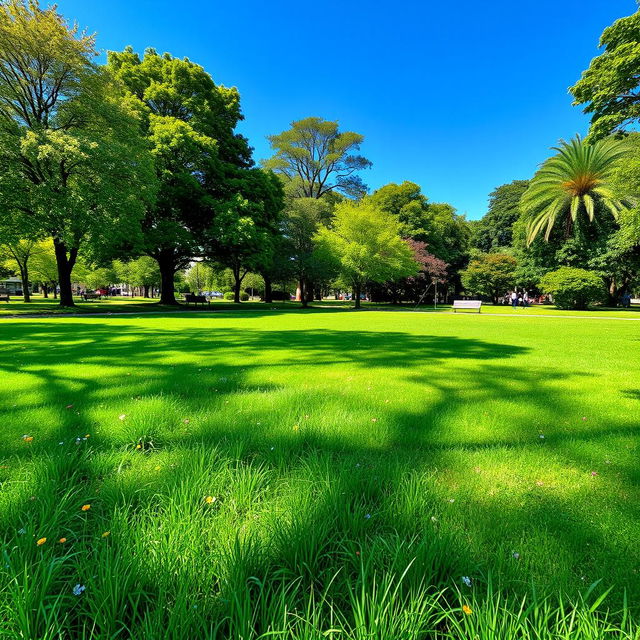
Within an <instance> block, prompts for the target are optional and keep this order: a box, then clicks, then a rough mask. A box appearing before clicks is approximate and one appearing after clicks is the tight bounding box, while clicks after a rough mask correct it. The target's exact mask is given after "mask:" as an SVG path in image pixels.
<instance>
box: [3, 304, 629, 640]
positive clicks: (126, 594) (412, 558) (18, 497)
mask: <svg viewBox="0 0 640 640" xmlns="http://www.w3.org/2000/svg"><path fill="white" fill-rule="evenodd" d="M637 331H638V328H637V326H636V325H635V323H634V322H616V321H613V320H612V321H607V320H602V321H598V322H591V321H588V320H579V319H567V318H563V319H558V320H556V319H549V318H535V317H532V318H529V319H526V320H524V319H519V320H515V319H513V318H501V317H490V316H488V315H487V316H475V315H474V316H471V315H466V316H465V315H456V316H450V315H438V314H407V313H402V312H399V313H394V312H380V313H376V312H371V313H362V314H351V313H340V312H331V311H324V312H322V311H318V312H310V313H277V312H276V313H274V312H271V313H264V314H263V313H259V312H256V311H252V312H246V313H244V312H233V313H226V314H225V313H216V314H210V315H209V314H206V313H203V314H184V315H180V314H172V315H171V316H167V317H158V316H148V317H143V318H127V317H121V318H103V317H99V318H91V319H88V318H52V319H37V320H32V319H22V320H15V321H14V320H11V321H5V322H3V324H2V325H0V338H1V339H2V344H3V345H9V346H8V347H7V346H5V349H4V356H3V359H2V361H1V363H0V367H1V369H2V376H1V377H0V393H1V394H2V405H1V409H0V410H1V411H2V414H3V416H2V417H3V425H4V437H3V450H2V456H1V460H0V466H1V467H2V468H1V469H0V480H1V481H2V492H1V493H0V527H1V529H0V535H1V541H2V566H1V567H0V620H2V633H3V634H4V635H5V636H6V637H25V638H42V639H54V638H68V637H70V638H136V639H137V638H234V639H235V638H241V639H253V638H273V637H276V638H314V639H315V638H318V639H319V638H357V639H364V638H379V639H390V638H394V639H396V638H402V639H414V638H415V639H416V640H417V639H421V638H425V637H433V638H469V639H471V638H505V640H506V639H507V638H575V639H576V640H577V639H583V638H586V639H589V638H594V639H595V638H602V637H611V638H637V637H638V627H637V625H636V620H637V616H638V597H639V596H640V578H639V576H638V573H637V571H638V567H639V566H640V549H639V548H638V545H637V544H636V543H635V541H636V540H637V539H638V534H639V533H640V520H639V518H638V516H639V515H640V514H639V509H640V508H639V507H638V505H639V504H640V501H639V499H638V498H639V497H640V495H639V493H640V491H639V489H638V481H639V480H640V476H639V472H638V466H637V451H638V444H639V440H638V431H637V430H638V420H637V409H638V402H639V400H640V395H639V393H638V390H637V380H638V379H639V378H638V375H639V373H640V371H639V369H640V358H639V357H638V354H637V349H636V348H634V345H636V344H637ZM39 543H40V544H39Z"/></svg>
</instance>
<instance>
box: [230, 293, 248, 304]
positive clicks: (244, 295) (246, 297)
mask: <svg viewBox="0 0 640 640" xmlns="http://www.w3.org/2000/svg"><path fill="white" fill-rule="evenodd" d="M231 297H233V296H231ZM248 299H249V294H248V293H247V292H246V291H243V292H242V293H241V294H240V300H241V301H242V302H246V301H247V300H248Z"/></svg>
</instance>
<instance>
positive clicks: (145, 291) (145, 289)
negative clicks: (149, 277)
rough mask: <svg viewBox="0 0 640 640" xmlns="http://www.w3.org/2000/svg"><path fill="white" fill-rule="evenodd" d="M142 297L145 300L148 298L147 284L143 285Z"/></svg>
mask: <svg viewBox="0 0 640 640" xmlns="http://www.w3.org/2000/svg"><path fill="white" fill-rule="evenodd" d="M144 297H145V298H148V297H149V285H148V284H145V285H144Z"/></svg>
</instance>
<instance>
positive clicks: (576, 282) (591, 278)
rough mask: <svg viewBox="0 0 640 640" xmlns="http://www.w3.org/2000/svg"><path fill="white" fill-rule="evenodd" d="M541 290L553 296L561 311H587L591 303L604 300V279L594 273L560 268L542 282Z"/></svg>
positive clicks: (547, 275)
mask: <svg viewBox="0 0 640 640" xmlns="http://www.w3.org/2000/svg"><path fill="white" fill-rule="evenodd" d="M540 288H541V289H542V290H543V291H544V292H545V293H548V294H550V295H551V296H553V302H554V304H555V305H556V307H558V308H559V309H586V308H587V307H588V306H589V304H590V303H593V302H598V301H600V300H602V297H603V295H604V285H603V283H602V278H600V276H599V275H598V274H597V273H594V272H593V271H587V270H586V269H576V268H574V267H560V269H558V270H556V271H551V272H549V273H547V274H546V275H544V276H543V277H542V279H541V280H540Z"/></svg>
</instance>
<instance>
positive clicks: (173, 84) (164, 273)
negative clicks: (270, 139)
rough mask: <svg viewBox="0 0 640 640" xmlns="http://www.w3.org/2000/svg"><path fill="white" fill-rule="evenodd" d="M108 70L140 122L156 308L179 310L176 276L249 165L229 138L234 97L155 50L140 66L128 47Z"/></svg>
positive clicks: (146, 248) (241, 145) (236, 112)
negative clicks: (149, 170)
mask: <svg viewBox="0 0 640 640" xmlns="http://www.w3.org/2000/svg"><path fill="white" fill-rule="evenodd" d="M108 67H109V68H110V69H111V70H113V71H114V73H115V74H116V75H117V76H118V78H119V79H120V80H121V81H122V82H123V83H124V84H125V85H126V87H127V88H128V89H129V91H130V92H131V94H132V95H133V96H134V97H135V99H136V101H137V102H138V104H139V105H140V106H141V108H142V110H143V111H144V112H145V114H146V119H145V126H144V132H145V134H146V136H147V138H148V140H149V143H150V145H151V147H152V150H153V154H154V157H155V161H156V171H157V176H158V181H159V191H158V197H157V200H156V202H155V204H154V205H153V206H151V207H149V208H148V209H147V211H146V215H145V217H144V220H143V223H142V231H143V242H142V251H143V252H144V253H146V254H147V255H148V256H150V257H152V258H154V259H155V260H157V262H158V267H159V269H160V274H161V280H162V285H161V302H162V303H164V304H177V302H176V299H175V295H174V277H175V274H176V272H177V271H178V270H181V269H185V268H186V267H187V266H188V265H189V263H190V261H191V259H192V258H193V257H194V256H199V255H203V254H204V252H205V246H204V245H205V240H206V239H207V238H209V239H210V237H211V236H210V234H209V233H208V232H209V229H210V228H211V226H212V224H213V223H214V217H215V213H216V210H217V208H216V205H217V204H218V203H219V202H220V201H223V202H224V201H228V200H230V199H231V198H232V196H233V194H234V184H235V181H236V180H237V178H238V172H239V171H241V170H242V169H245V168H247V167H250V166H251V164H252V161H251V150H250V148H249V146H248V143H247V141H246V139H245V138H244V137H242V136H240V135H239V134H236V133H234V129H235V127H236V125H237V123H238V121H239V120H241V119H242V114H241V111H240V96H239V94H238V91H237V90H236V89H235V88H231V89H229V88H226V87H223V86H220V85H216V84H215V83H214V81H213V80H212V78H211V76H210V75H209V74H208V73H207V72H206V71H205V70H204V69H203V68H202V67H201V66H199V65H197V64H195V63H193V62H191V61H190V60H188V59H186V58H185V59H179V58H174V57H173V56H171V55H170V54H168V53H165V54H164V55H158V53H157V52H156V51H155V50H153V49H147V51H146V52H145V54H144V56H143V57H142V58H141V57H140V56H139V55H138V54H137V53H135V52H134V51H133V49H132V48H131V47H127V48H126V49H125V50H124V51H123V52H120V53H117V52H110V53H109V56H108Z"/></svg>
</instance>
